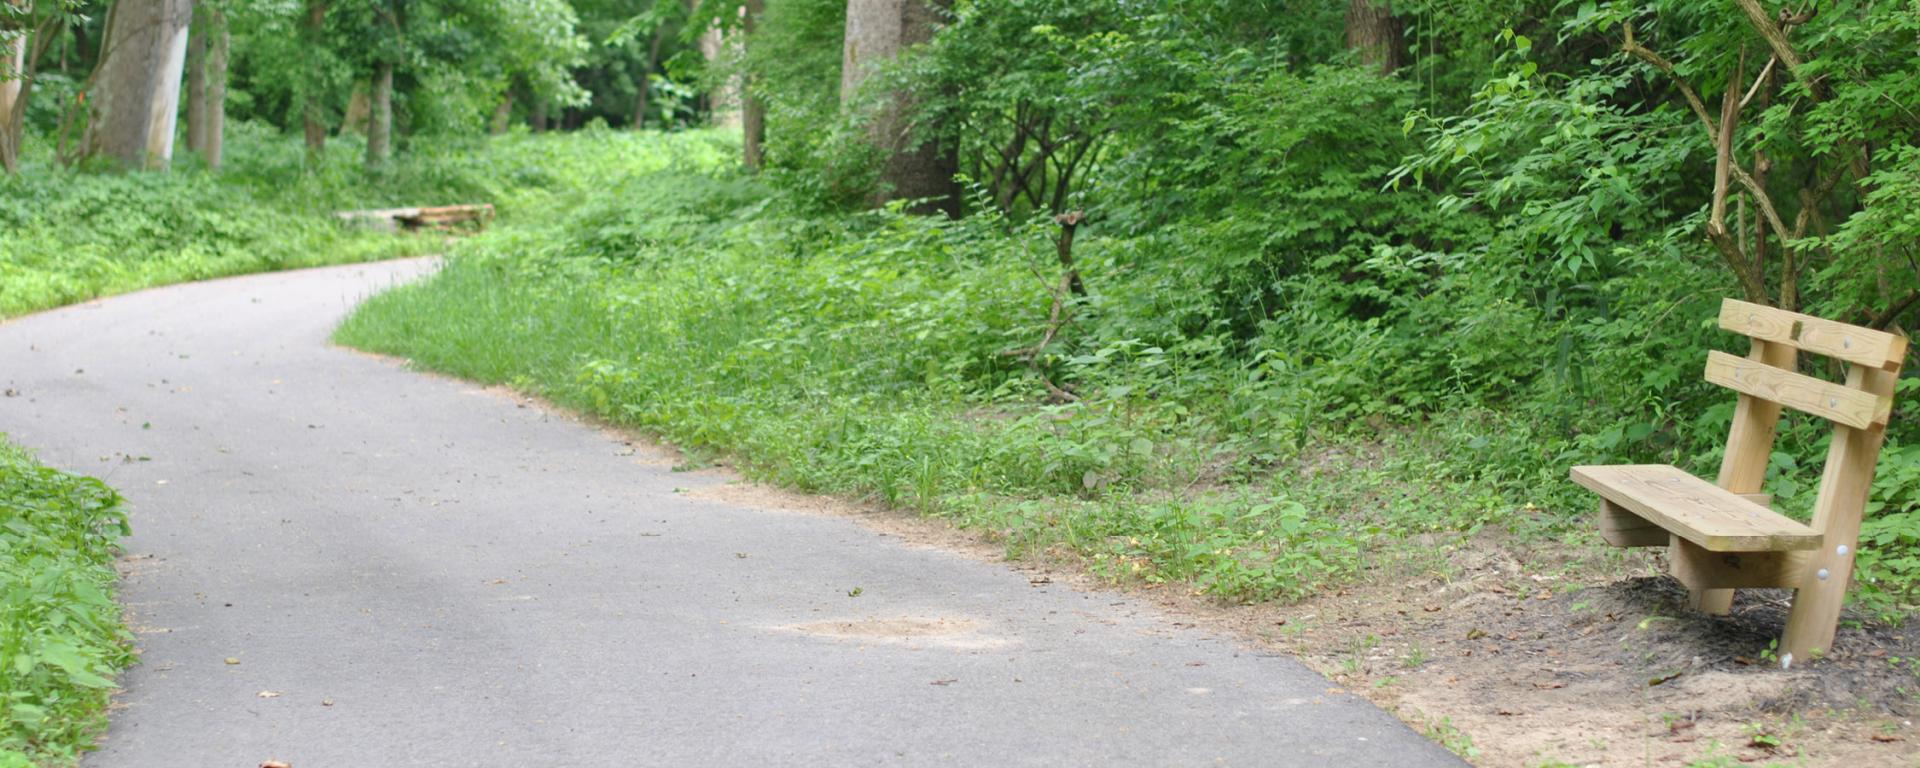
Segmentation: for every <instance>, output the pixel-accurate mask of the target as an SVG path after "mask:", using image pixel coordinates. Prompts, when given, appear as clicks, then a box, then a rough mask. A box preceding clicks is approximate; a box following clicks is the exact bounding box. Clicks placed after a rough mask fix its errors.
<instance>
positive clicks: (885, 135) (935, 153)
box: [840, 0, 960, 216]
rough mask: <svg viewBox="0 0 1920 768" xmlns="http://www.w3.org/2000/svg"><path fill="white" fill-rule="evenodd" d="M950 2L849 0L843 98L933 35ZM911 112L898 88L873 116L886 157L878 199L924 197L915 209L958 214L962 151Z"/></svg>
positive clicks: (872, 129) (875, 133)
mask: <svg viewBox="0 0 1920 768" xmlns="http://www.w3.org/2000/svg"><path fill="white" fill-rule="evenodd" d="M950 7H952V0H847V33H846V47H845V56H844V59H843V62H842V66H841V69H840V100H841V102H842V103H850V102H852V101H853V99H854V97H855V95H857V94H858V93H859V92H860V87H861V86H862V85H863V84H865V83H866V81H867V79H868V78H869V77H872V76H873V73H874V72H875V71H877V70H878V68H879V67H880V66H881V65H882V64H884V63H885V62H887V61H889V60H892V59H893V58H894V57H895V56H898V55H899V54H900V52H901V51H903V50H905V49H907V48H910V47H912V46H915V45H918V44H921V43H924V42H926V41H928V40H931V39H933V33H934V30H935V29H936V28H937V27H938V26H939V23H940V20H941V18H942V17H943V16H944V15H945V11H946V9H948V8H950ZM913 113H914V101H913V95H912V94H909V93H903V92H896V93H893V94H889V95H888V96H887V97H886V99H885V100H884V102H883V104H882V106H881V107H880V110H879V111H878V112H877V113H876V114H875V115H874V116H873V122H872V123H871V124H870V126H869V131H870V135H871V138H872V140H873V141H874V143H875V144H876V145H877V146H879V148H880V149H881V151H882V152H883V153H884V154H885V156H886V157H885V160H884V161H883V165H882V166H881V169H880V190H879V191H878V192H877V193H876V196H875V200H874V202H875V203H883V202H886V201H889V200H922V202H921V203H919V204H917V205H915V206H914V208H913V210H914V211H915V212H917V213H932V212H934V211H941V212H944V213H946V214H947V215H949V216H954V215H958V214H959V211H960V185H959V184H958V183H957V182H955V181H954V179H953V177H954V174H956V173H958V172H959V168H960V160H959V154H958V152H957V151H956V149H955V147H954V146H953V145H952V144H951V143H950V142H948V141H945V140H944V139H941V138H938V137H933V136H927V135H926V133H927V131H925V130H924V127H918V128H919V129H918V130H916V126H914V125H913V121H912V117H913ZM916 134H918V135H916Z"/></svg>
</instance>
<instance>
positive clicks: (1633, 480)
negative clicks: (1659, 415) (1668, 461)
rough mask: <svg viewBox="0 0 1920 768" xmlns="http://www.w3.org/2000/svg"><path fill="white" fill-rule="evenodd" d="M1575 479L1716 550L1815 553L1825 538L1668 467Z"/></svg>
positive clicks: (1608, 469) (1591, 472)
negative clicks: (1821, 538)
mask: <svg viewBox="0 0 1920 768" xmlns="http://www.w3.org/2000/svg"><path fill="white" fill-rule="evenodd" d="M1571 475H1572V477H1573V481H1574V482H1576V483H1579V484H1580V485H1582V486H1584V487H1586V488H1587V489H1588V490H1591V491H1593V492H1594V493H1598V494H1600V495H1601V496H1602V497H1603V498H1605V499H1607V500H1608V501H1611V502H1613V503H1615V504H1618V505H1620V506H1621V507H1623V508H1625V509H1626V510H1627V511H1628V512H1631V513H1633V514H1635V515H1638V516H1640V517H1642V518H1645V519H1646V520H1647V521H1648V522H1651V523H1654V524H1656V525H1659V526H1660V527H1661V528H1665V529H1666V530H1668V531H1671V532H1672V533H1673V534H1674V535H1676V536H1679V537H1680V538H1683V539H1686V540H1688V541H1691V542H1693V543H1695V544H1698V545H1700V546H1701V547H1702V548H1704V549H1708V550H1711V551H1714V552H1769V551H1786V550H1802V549H1813V548H1815V547H1818V546H1820V534H1819V533H1818V532H1816V531H1814V530H1813V529H1812V528H1808V527H1807V526H1805V525H1802V524H1800V523H1799V522H1797V521H1795V520H1793V519H1792V518H1789V517H1787V516H1785V515H1782V514H1780V513H1778V512H1775V511H1773V510H1771V509H1767V508H1766V507H1762V506H1760V505H1758V504H1755V503H1753V502H1751V501H1747V500H1746V499H1743V498H1740V497H1739V496H1738V495H1736V494H1733V493H1730V492H1728V491H1726V490H1724V489H1722V488H1720V487H1719V486H1716V485H1714V484H1712V483H1709V482H1707V481H1705V480H1701V479H1700V478H1697V477H1694V476H1693V475H1690V474H1687V473H1686V472H1684V471H1681V470H1680V469H1679V468H1677V467H1670V466H1667V465H1664V464H1627V465H1619V466H1587V467H1574V468H1573V471H1572V472H1571Z"/></svg>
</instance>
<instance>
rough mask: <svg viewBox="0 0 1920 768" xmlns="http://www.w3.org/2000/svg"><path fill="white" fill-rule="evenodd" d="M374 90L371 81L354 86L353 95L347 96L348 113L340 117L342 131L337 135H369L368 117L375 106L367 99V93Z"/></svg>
mask: <svg viewBox="0 0 1920 768" xmlns="http://www.w3.org/2000/svg"><path fill="white" fill-rule="evenodd" d="M371 90H373V83H372V82H371V81H364V80H363V81H361V82H359V83H355V84H354V86H353V93H352V94H351V95H349V96H347V111H346V112H343V113H341V115H340V130H339V133H338V134H337V135H340V136H345V135H347V134H348V133H357V134H360V135H362V136H365V135H367V116H368V115H370V114H372V113H373V105H372V103H371V102H369V101H368V99H367V92H368V91H371Z"/></svg>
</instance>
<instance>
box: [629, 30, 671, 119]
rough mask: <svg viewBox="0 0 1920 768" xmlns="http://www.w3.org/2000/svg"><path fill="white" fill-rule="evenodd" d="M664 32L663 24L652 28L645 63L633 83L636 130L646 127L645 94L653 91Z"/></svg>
mask: <svg viewBox="0 0 1920 768" xmlns="http://www.w3.org/2000/svg"><path fill="white" fill-rule="evenodd" d="M666 32H667V25H665V24H660V25H657V26H655V27H654V28H653V42H652V43H649V44H648V45H647V65H646V66H645V67H642V68H641V69H640V77H638V78H636V79H635V81H634V83H633V87H634V91H635V93H634V97H633V129H634V130H636V131H637V130H640V129H642V128H645V127H647V96H648V95H649V94H651V93H652V92H653V70H654V68H655V67H658V66H660V40H661V38H662V37H665V36H666Z"/></svg>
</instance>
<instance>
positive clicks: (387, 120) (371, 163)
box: [367, 62, 393, 168]
mask: <svg viewBox="0 0 1920 768" xmlns="http://www.w3.org/2000/svg"><path fill="white" fill-rule="evenodd" d="M372 106H373V113H372V114H371V115H369V116H368V119H367V167H368V168H379V167H381V166H384V165H386V164H387V159H388V158H390V157H392V156H393V143H392V142H393V64H392V63H391V62H382V63H380V64H379V65H378V66H376V67H375V68H374V71H373V104H372Z"/></svg>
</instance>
